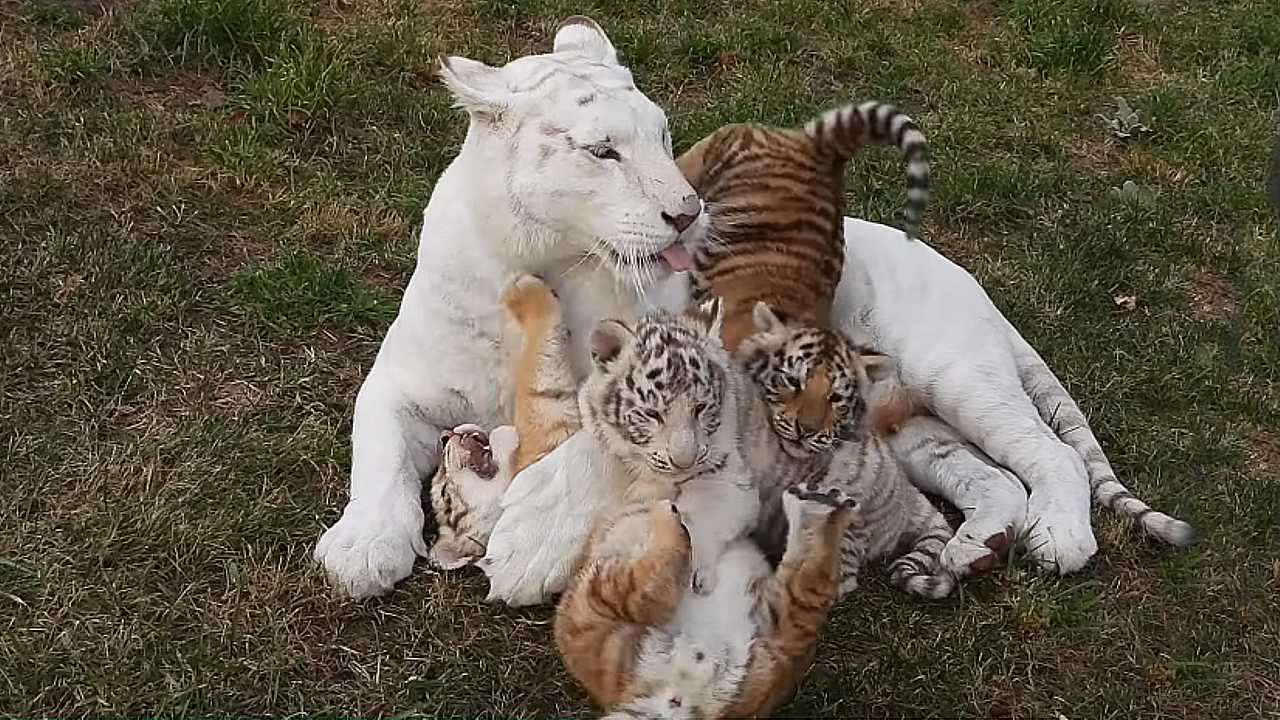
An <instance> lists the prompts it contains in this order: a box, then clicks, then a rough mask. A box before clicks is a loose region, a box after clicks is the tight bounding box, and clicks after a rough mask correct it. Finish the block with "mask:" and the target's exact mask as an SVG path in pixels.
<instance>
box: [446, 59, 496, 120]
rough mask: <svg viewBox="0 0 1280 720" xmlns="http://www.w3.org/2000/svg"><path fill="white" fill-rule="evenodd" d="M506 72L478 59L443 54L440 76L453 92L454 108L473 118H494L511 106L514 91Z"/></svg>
mask: <svg viewBox="0 0 1280 720" xmlns="http://www.w3.org/2000/svg"><path fill="white" fill-rule="evenodd" d="M501 73H502V71H501V70H500V69H499V68H495V67H490V66H488V65H485V64H484V63H482V62H479V61H477V60H471V59H469V58H464V57H459V56H457V55H454V56H452V57H445V56H443V55H442V56H440V79H441V80H443V81H444V84H445V86H446V87H448V88H449V92H451V93H453V104H454V107H459V108H462V109H463V110H466V111H467V112H468V113H469V114H470V115H471V116H472V117H479V118H482V119H485V120H489V121H493V120H496V119H498V117H500V116H501V115H502V111H503V110H506V109H507V108H508V107H510V105H511V90H510V88H508V87H507V84H506V82H504V81H503V79H502V75H501Z"/></svg>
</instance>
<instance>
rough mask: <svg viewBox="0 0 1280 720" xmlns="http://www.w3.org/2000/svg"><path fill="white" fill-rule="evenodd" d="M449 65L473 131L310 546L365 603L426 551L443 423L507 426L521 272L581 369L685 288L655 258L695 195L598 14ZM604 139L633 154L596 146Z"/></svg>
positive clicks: (448, 76)
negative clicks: (552, 301) (542, 283)
mask: <svg viewBox="0 0 1280 720" xmlns="http://www.w3.org/2000/svg"><path fill="white" fill-rule="evenodd" d="M441 74H442V76H443V78H444V80H445V83H446V84H447V85H448V86H449V89H450V90H451V91H452V93H453V95H454V97H455V99H456V100H457V103H458V105H459V106H460V107H462V108H463V109H465V110H466V111H467V112H468V114H469V115H470V128H469V130H468V132H467V138H466V141H465V142H464V143H463V146H462V150H461V151H460V152H459V154H458V157H457V158H456V159H455V160H454V161H453V163H451V164H450V165H449V167H448V169H446V170H445V172H444V174H443V175H441V176H440V179H439V181H438V182H437V183H436V186H435V189H434V191H433V192H432V195H431V199H430V201H429V202H428V203H427V207H426V209H425V210H424V211H423V222H422V232H421V236H420V238H419V245H418V262H417V267H416V268H415V270H414V273H413V277H412V278H411V279H410V281H409V285H408V287H407V288H406V289H405V293H404V298H403V300H402V302H401V310H400V313H399V315H398V316H397V317H396V319H395V321H394V322H393V323H392V324H391V327H390V328H389V329H388V331H387V335H386V337H385V338H384V340H383V342H382V347H381V348H380V350H379V352H378V356H377V359H376V360H375V361H374V364H373V368H372V369H371V370H370V371H369V375H368V376H367V377H366V378H365V381H364V384H363V385H362V386H361V388H360V393H359V395H358V396H357V398H356V404H355V417H354V420H353V427H352V440H351V444H352V465H351V492H350V501H349V502H348V503H347V506H346V509H345V510H344V511H343V514H342V517H341V518H340V519H339V520H338V522H337V523H336V524H335V525H333V526H332V527H330V528H329V529H328V530H327V531H325V533H324V534H323V536H322V537H321V538H320V541H319V543H318V544H317V546H316V550H315V558H316V560H317V561H319V562H320V563H321V564H322V565H323V566H324V568H325V570H326V571H327V572H328V574H329V576H330V578H331V579H332V581H333V582H334V583H335V584H336V585H338V586H339V587H340V588H341V589H343V590H344V591H345V592H347V593H349V594H351V595H353V596H355V597H364V596H369V595H379V594H382V593H385V592H387V591H389V590H390V589H391V588H392V587H393V586H394V585H395V583H396V582H398V581H400V580H401V579H403V578H405V577H406V576H408V574H409V572H410V570H411V569H412V567H413V563H414V560H415V558H416V556H419V555H423V556H425V555H426V554H427V552H428V550H427V547H426V544H425V542H424V539H423V535H422V529H423V520H424V516H423V510H422V499H421V483H422V478H423V477H424V476H425V477H429V476H430V475H431V473H432V471H433V469H434V468H435V466H436V462H437V459H438V447H437V446H438V440H439V437H440V433H441V431H442V430H445V429H448V428H452V427H454V426H456V425H459V424H462V423H478V424H480V425H483V426H485V427H494V426H496V425H502V424H509V423H510V422H511V414H512V409H511V389H512V388H511V382H510V376H511V373H510V372H509V369H508V366H509V364H510V362H511V360H510V357H511V353H512V347H511V346H513V345H515V344H517V341H516V340H515V339H513V338H512V337H510V336H509V334H508V330H507V328H508V325H507V320H506V317H505V314H504V311H503V309H502V308H501V307H500V306H499V304H498V298H499V295H500V293H501V291H502V289H503V288H504V287H506V286H507V284H508V283H510V282H511V280H512V279H513V278H514V277H516V276H517V275H520V274H522V273H526V272H535V273H539V274H541V275H543V276H544V277H547V278H548V279H549V281H550V282H551V284H552V285H553V286H554V288H555V289H556V291H557V292H558V293H559V294H560V297H561V298H562V299H563V300H564V306H565V316H566V321H567V322H568V325H569V328H570V330H571V331H572V332H573V334H574V338H575V341H574V342H573V343H572V350H573V360H574V367H575V370H576V371H577V373H578V375H579V377H582V376H583V375H584V374H585V372H586V370H587V367H588V366H589V360H588V353H587V349H586V346H585V343H584V342H582V339H583V338H585V337H587V335H588V334H589V333H590V331H591V328H592V327H594V326H595V324H596V322H597V321H598V320H600V319H601V318H602V317H619V318H631V317H634V316H635V315H636V312H637V309H638V308H640V307H641V306H642V305H644V304H646V303H649V302H652V303H654V304H657V305H663V304H664V303H665V304H670V302H672V301H671V300H667V299H666V298H674V299H675V300H674V302H676V303H677V306H678V303H680V302H682V298H683V297H684V295H685V294H686V293H687V289H685V288H686V287H687V280H686V279H685V278H683V277H681V276H679V275H672V274H670V273H667V272H664V271H663V270H662V269H661V268H659V267H658V266H657V264H656V263H655V262H653V261H652V257H651V256H653V255H654V254H655V253H659V252H662V251H664V250H665V249H668V248H670V247H671V246H672V244H673V243H674V242H675V241H676V240H677V238H678V230H679V229H680V227H677V225H680V226H681V227H683V226H684V225H687V219H688V218H691V215H690V213H696V212H697V208H698V203H697V197H696V196H695V195H694V194H693V189H692V188H690V187H689V185H688V183H686V182H685V181H684V178H683V176H681V175H680V171H679V169H678V168H677V167H676V166H675V163H674V161H673V160H672V159H671V149H670V136H669V135H668V134H667V132H666V118H665V116H664V115H663V113H662V111H661V110H660V109H659V108H658V107H657V106H656V105H654V104H653V103H652V102H651V101H650V100H649V99H648V98H647V97H645V96H644V95H643V94H642V93H640V92H639V91H638V90H636V88H635V85H634V84H633V82H632V78H631V74H630V72H628V71H627V69H626V68H624V67H622V66H621V65H619V64H618V63H617V56H616V54H615V52H614V49H613V46H612V45H611V44H610V43H609V40H608V38H606V37H605V36H604V34H603V32H601V31H600V30H599V28H598V27H597V26H595V24H594V23H592V22H591V21H590V20H585V19H580V18H579V19H571V20H569V21H566V23H565V24H564V25H563V26H562V28H561V29H560V30H559V31H558V32H557V34H556V40H555V51H554V52H553V53H551V54H548V55H533V56H528V57H523V58H518V59H516V60H514V61H512V62H511V63H509V64H507V65H506V66H504V67H501V68H491V67H488V66H485V65H483V64H481V63H478V62H475V61H472V60H467V59H465V58H456V57H455V58H449V59H448V61H446V62H445V63H444V64H443V66H442V70H441ZM574 137H576V141H574V140H571V138H574ZM606 137H607V138H609V140H610V142H611V143H612V146H611V147H614V148H616V151H617V152H619V153H622V154H623V157H622V159H621V160H619V161H616V162H615V161H613V160H604V159H599V158H597V157H593V156H592V155H591V154H590V153H589V152H588V151H589V150H594V149H595V147H596V146H595V145H591V146H590V147H587V146H586V145H584V143H596V142H597V141H599V140H601V139H602V138H606ZM575 142H576V143H577V145H575V144H574V143H575ZM548 178H555V180H554V182H551V181H549V180H548ZM681 218H685V219H684V220H681ZM676 221H679V222H676ZM642 281H649V282H650V284H649V285H648V286H647V287H646V286H644V285H643V284H642ZM641 291H647V292H648V297H647V298H646V297H642V296H641V295H640V293H641Z"/></svg>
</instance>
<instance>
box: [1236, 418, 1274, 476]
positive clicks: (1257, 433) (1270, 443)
mask: <svg viewBox="0 0 1280 720" xmlns="http://www.w3.org/2000/svg"><path fill="white" fill-rule="evenodd" d="M1244 454H1245V462H1246V463H1247V465H1248V468H1249V471H1250V472H1251V473H1252V474H1253V475H1254V476H1255V477H1276V476H1280V435H1277V434H1276V433H1275V432H1274V431H1272V430H1267V429H1265V428H1257V429H1255V430H1254V431H1253V432H1252V433H1250V434H1249V435H1248V437H1247V438H1246V441H1245V450H1244Z"/></svg>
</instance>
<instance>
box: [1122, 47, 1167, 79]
mask: <svg viewBox="0 0 1280 720" xmlns="http://www.w3.org/2000/svg"><path fill="white" fill-rule="evenodd" d="M1118 60H1119V62H1120V70H1121V72H1123V73H1124V75H1125V77H1126V78H1128V79H1129V80H1130V81H1131V82H1133V83H1134V84H1137V85H1168V84H1169V83H1170V82H1172V81H1173V76H1172V75H1170V74H1169V73H1168V71H1166V70H1165V69H1164V67H1163V66H1162V65H1161V64H1160V49H1159V47H1158V46H1157V45H1156V44H1155V43H1154V42H1153V41H1151V40H1147V39H1146V38H1144V37H1142V36H1141V35H1124V36H1122V37H1121V38H1120V42H1119V58H1118Z"/></svg>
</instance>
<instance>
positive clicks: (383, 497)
mask: <svg viewBox="0 0 1280 720" xmlns="http://www.w3.org/2000/svg"><path fill="white" fill-rule="evenodd" d="M391 375H392V374H391V373H389V372H387V371H386V369H385V367H380V366H379V365H378V364H377V363H374V366H373V369H372V370H371V371H370V372H369V376H368V378H367V379H366V380H365V382H364V385H362V386H361V388H360V393H359V394H358V395H357V396H356V408H355V418H354V424H353V428H352V434H351V452H352V464H351V498H350V500H349V501H348V502H347V506H346V508H345V509H344V510H343V511H342V517H341V518H339V520H338V522H337V523H335V524H334V525H333V526H332V527H330V528H329V529H328V530H326V531H325V532H324V534H323V535H321V537H320V542H319V543H317V544H316V549H315V559H316V561H317V562H319V563H321V564H322V565H324V568H325V571H326V572H327V573H328V574H329V577H330V578H331V579H332V581H333V582H334V584H335V585H337V586H338V587H340V588H341V589H342V590H344V591H345V592H346V593H348V594H349V595H351V596H352V597H355V598H362V597H368V596H371V595H381V594H383V593H386V592H388V591H390V590H391V588H392V587H393V586H394V585H395V584H396V583H397V582H399V581H400V580H403V579H404V578H406V577H408V576H409V573H410V572H411V571H412V570H413V562H414V560H415V559H416V558H417V556H418V555H426V554H427V546H426V542H425V541H424V540H423V537H422V524H423V511H422V481H421V478H422V476H423V475H425V474H426V473H427V472H428V471H430V470H431V469H432V468H433V467H434V466H435V463H436V459H437V456H438V454H439V453H438V440H439V437H440V430H441V428H440V427H437V426H435V425H434V424H432V423H431V422H430V421H428V420H427V415H426V413H425V412H424V411H423V409H422V408H420V407H418V406H417V404H416V403H414V402H413V401H412V400H411V399H410V398H408V397H407V396H406V394H405V393H404V392H403V391H402V390H401V389H400V388H399V387H397V385H396V384H395V382H394V379H393V378H392V377H391Z"/></svg>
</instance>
